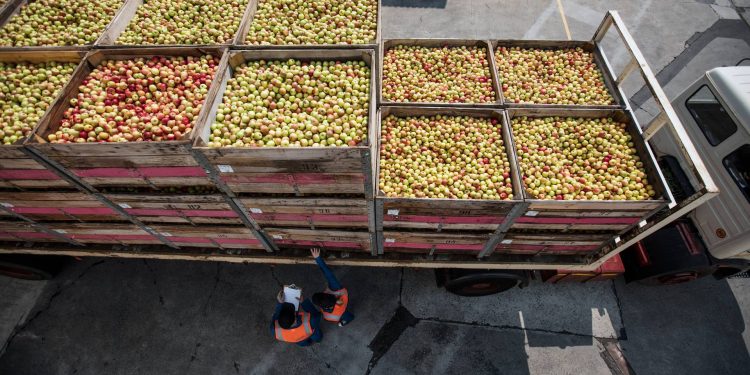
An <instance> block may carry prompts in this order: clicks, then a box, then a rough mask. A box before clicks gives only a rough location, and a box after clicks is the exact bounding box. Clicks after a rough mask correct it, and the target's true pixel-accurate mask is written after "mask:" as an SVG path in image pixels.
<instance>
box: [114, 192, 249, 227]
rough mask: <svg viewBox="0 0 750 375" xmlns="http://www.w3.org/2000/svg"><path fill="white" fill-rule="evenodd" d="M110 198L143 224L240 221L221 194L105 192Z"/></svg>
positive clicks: (231, 222) (227, 222)
mask: <svg viewBox="0 0 750 375" xmlns="http://www.w3.org/2000/svg"><path fill="white" fill-rule="evenodd" d="M103 195H104V196H105V197H106V198H107V199H109V200H111V201H112V202H113V203H115V204H117V205H119V206H120V207H122V208H123V209H124V210H125V212H127V213H128V214H130V215H132V216H133V217H135V218H137V219H138V220H140V221H142V222H144V223H173V224H193V225H200V224H229V225H233V224H238V225H239V224H241V222H240V219H239V216H237V213H236V212H234V210H233V209H232V207H230V206H229V204H228V203H227V201H226V200H225V198H224V196H222V195H221V194H218V193H216V194H207V195H200V194H149V193H141V194H138V193H135V194H126V193H104V194H103Z"/></svg>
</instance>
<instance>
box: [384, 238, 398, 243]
mask: <svg viewBox="0 0 750 375" xmlns="http://www.w3.org/2000/svg"><path fill="white" fill-rule="evenodd" d="M385 242H386V243H394V242H396V239H395V238H386V239H385Z"/></svg>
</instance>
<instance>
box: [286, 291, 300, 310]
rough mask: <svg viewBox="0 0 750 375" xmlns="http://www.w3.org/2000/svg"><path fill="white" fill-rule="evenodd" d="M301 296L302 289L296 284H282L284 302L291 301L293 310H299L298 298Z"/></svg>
mask: <svg viewBox="0 0 750 375" xmlns="http://www.w3.org/2000/svg"><path fill="white" fill-rule="evenodd" d="M301 297H302V289H301V288H298V287H297V286H296V285H294V284H292V285H284V302H287V303H291V304H293V305H294V310H295V311H299V303H300V298H301Z"/></svg>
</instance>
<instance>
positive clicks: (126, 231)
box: [45, 223, 162, 245]
mask: <svg viewBox="0 0 750 375" xmlns="http://www.w3.org/2000/svg"><path fill="white" fill-rule="evenodd" d="M45 225H46V226H47V227H48V228H50V229H52V230H53V231H55V232H57V233H60V234H63V235H65V236H67V237H69V238H71V239H73V240H75V241H78V242H80V243H82V244H119V245H135V244H139V245H161V244H162V242H161V241H159V239H157V238H156V237H153V236H151V235H150V234H149V233H148V232H146V231H144V230H143V229H141V228H139V227H138V226H136V225H133V224H130V223H107V224H102V223H47V224H45ZM50 242H59V240H53V241H50Z"/></svg>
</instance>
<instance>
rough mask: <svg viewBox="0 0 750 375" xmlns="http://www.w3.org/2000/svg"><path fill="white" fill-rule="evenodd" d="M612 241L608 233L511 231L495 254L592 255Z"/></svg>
mask: <svg viewBox="0 0 750 375" xmlns="http://www.w3.org/2000/svg"><path fill="white" fill-rule="evenodd" d="M611 239H612V235H611V234H607V233H604V234H602V233H560V232H558V231H529V232H524V231H519V230H511V231H510V232H508V233H506V234H505V235H504V237H503V239H502V240H501V241H500V242H499V243H498V244H497V246H496V247H495V250H494V254H525V255H539V254H555V255H583V254H592V253H594V252H596V251H598V250H599V249H601V248H602V246H604V244H605V243H607V241H609V240H611Z"/></svg>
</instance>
